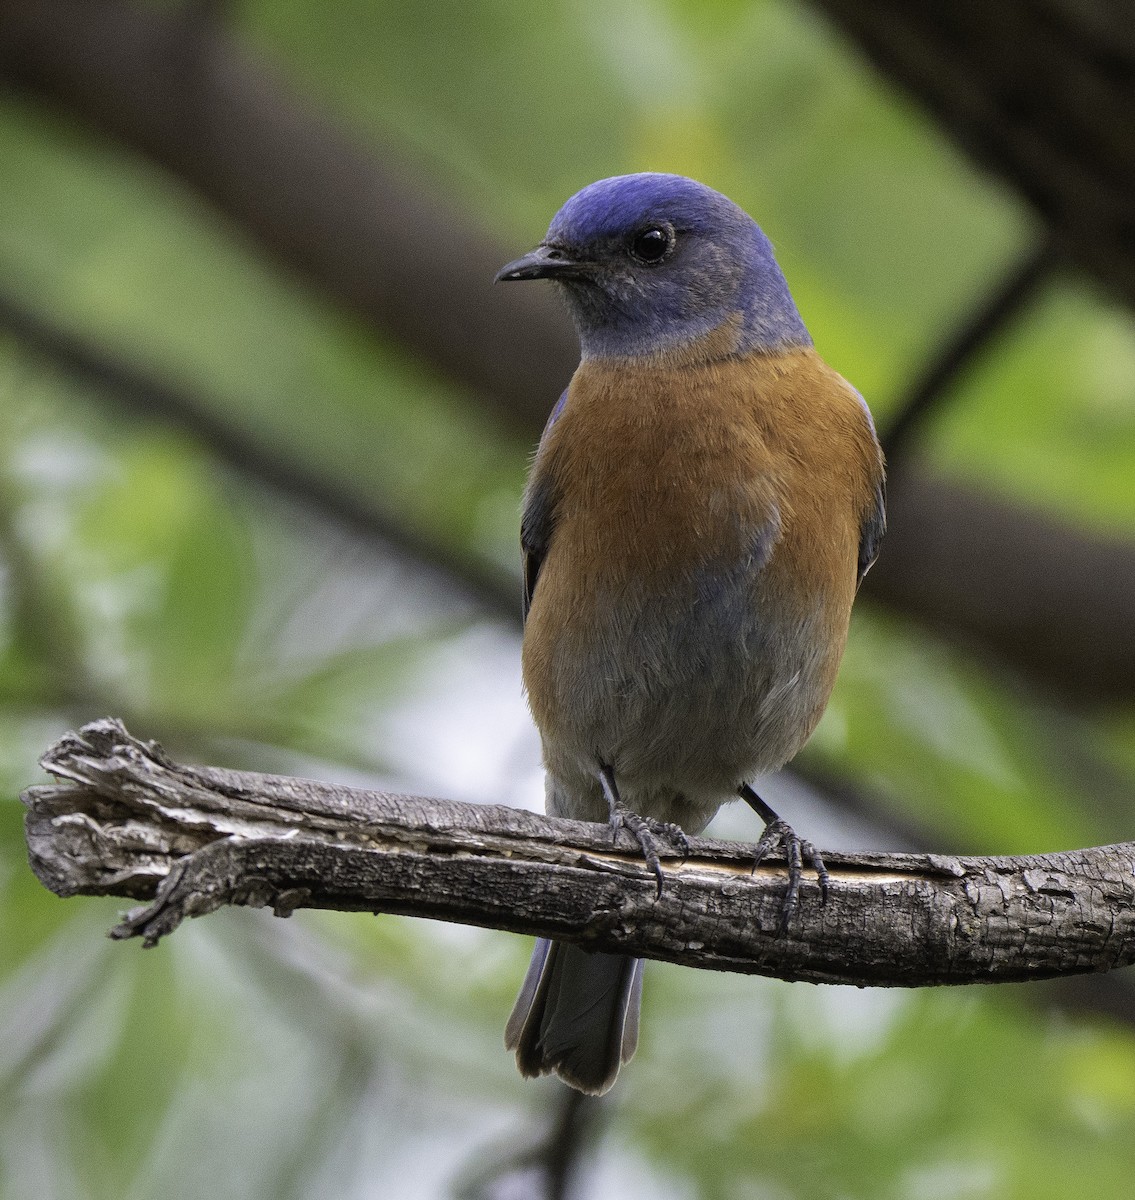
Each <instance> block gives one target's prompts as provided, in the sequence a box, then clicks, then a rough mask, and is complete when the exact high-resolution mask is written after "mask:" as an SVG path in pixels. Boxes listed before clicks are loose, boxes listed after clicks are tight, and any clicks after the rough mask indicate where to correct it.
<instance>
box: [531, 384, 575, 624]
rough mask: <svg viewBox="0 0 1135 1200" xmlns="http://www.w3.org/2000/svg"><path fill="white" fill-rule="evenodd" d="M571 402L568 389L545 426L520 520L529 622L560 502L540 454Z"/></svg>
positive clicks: (557, 402) (565, 389) (558, 401)
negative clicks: (537, 582) (554, 492)
mask: <svg viewBox="0 0 1135 1200" xmlns="http://www.w3.org/2000/svg"><path fill="white" fill-rule="evenodd" d="M566 403H567V388H564V391H563V395H561V396H560V398H559V400H557V401H556V407H555V408H553V409H552V412H551V415H550V416H549V417H548V423H547V424H546V425H545V426H544V432H543V434H542V435H541V437H540V448H539V449H538V450H537V451H536V467H535V469H534V470H533V472H532V475H531V477H530V479H529V481H528V489H527V491H526V492H525V493H524V510H523V513H522V515H521V518H520V549H521V551H522V553H523V556H524V619H525V620H527V619H528V610H529V609H530V608H531V607H532V594H533V592H534V591H535V590H536V577H537V576H538V575H539V574H540V566H541V564H542V563H543V561H544V555H545V554H547V552H548V543H549V542H550V541H551V539H552V528H553V526H554V524H555V509H556V502H555V496H554V495H553V488H552V481H551V479H550V477H549V475H548V473H547V472H546V471H541V470H540V451H541V450H542V449H543V448H544V443H545V442H546V441H547V438H548V432H549V430H550V429H551V428H552V426H553V425H554V424H555V423H556V422H557V421H558V420H559V419H560V414H561V413H562V412H563V411H564V405H565V404H566Z"/></svg>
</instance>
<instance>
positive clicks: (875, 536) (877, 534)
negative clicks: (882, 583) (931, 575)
mask: <svg viewBox="0 0 1135 1200" xmlns="http://www.w3.org/2000/svg"><path fill="white" fill-rule="evenodd" d="M886 531H887V484H886V480H885V479H883V478H882V477H881V476H880V478H879V482H878V483H877V484H876V485H875V503H874V504H873V505H872V506H871V508H870V509H868V511H867V515H866V516H865V517H864V518H863V524H862V525H860V527H859V573H858V575H857V576H856V583H857V584H859V583H862V582H863V576H864V575H866V574H867V572H868V571H869V570H870V569H871V564H872V563H873V562H874V561H875V559H876V558H877V557H878V554H879V543H880V542H881V541H882V540H883V534H884V533H886Z"/></svg>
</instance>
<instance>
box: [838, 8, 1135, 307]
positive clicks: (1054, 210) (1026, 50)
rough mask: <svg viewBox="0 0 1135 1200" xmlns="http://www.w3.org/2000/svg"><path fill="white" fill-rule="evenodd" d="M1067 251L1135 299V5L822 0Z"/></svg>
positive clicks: (873, 57)
mask: <svg viewBox="0 0 1135 1200" xmlns="http://www.w3.org/2000/svg"><path fill="white" fill-rule="evenodd" d="M814 3H815V5H816V7H818V8H819V9H821V10H822V11H823V12H825V13H826V14H827V15H828V16H829V17H831V19H832V20H833V21H834V22H835V23H836V24H837V25H838V26H839V27H840V28H841V29H843V30H844V32H845V33H847V34H848V35H849V36H850V37H851V38H853V39H854V40H855V42H856V43H858V45H859V46H860V48H861V49H863V50H864V51H865V52H866V54H867V55H868V57H869V58H870V59H871V60H872V62H874V63H875V65H876V66H878V67H879V69H880V70H881V71H882V72H883V73H884V74H885V75H887V76H889V77H890V78H891V79H892V80H895V81H896V82H897V83H899V84H900V85H901V86H902V87H904V88H905V89H907V90H908V91H909V92H910V93H911V94H912V95H913V96H914V97H915V99H916V100H917V101H918V102H919V103H921V104H922V105H923V106H924V107H925V108H926V110H927V111H928V112H929V113H930V114H931V116H932V117H933V118H934V119H935V120H936V121H937V122H938V123H939V124H940V125H941V126H943V127H944V129H945V131H946V132H947V133H948V134H949V135H950V136H952V137H953V138H954V139H955V140H956V141H957V142H958V143H959V144H960V145H961V147H962V148H963V149H964V150H966V151H967V152H968V153H969V154H970V155H972V157H973V158H974V159H975V160H976V161H977V162H978V163H979V164H980V165H981V166H982V167H984V168H985V169H986V170H988V171H990V172H991V173H993V174H994V175H996V176H998V177H1000V178H1001V179H1003V180H1005V181H1006V182H1007V183H1009V184H1010V185H1011V186H1012V187H1013V188H1014V189H1015V190H1016V191H1017V192H1018V193H1020V194H1021V195H1022V196H1024V198H1025V199H1026V200H1027V201H1028V202H1029V203H1030V204H1031V205H1032V207H1033V209H1034V210H1035V212H1036V213H1037V215H1038V216H1039V217H1040V218H1041V219H1042V220H1043V221H1044V223H1045V225H1046V226H1047V227H1048V228H1049V230H1050V231H1051V233H1052V234H1053V235H1054V236H1055V237H1056V238H1058V239H1059V242H1060V247H1061V250H1062V251H1063V252H1065V253H1067V254H1068V256H1069V258H1071V259H1072V260H1073V261H1074V262H1076V263H1078V264H1079V265H1080V266H1081V267H1083V268H1084V269H1085V270H1086V271H1087V272H1089V273H1090V274H1091V275H1093V276H1094V277H1095V278H1096V279H1098V280H1099V281H1100V282H1101V283H1103V284H1104V285H1105V286H1106V287H1107V288H1108V289H1110V290H1111V291H1112V292H1114V293H1115V294H1116V295H1117V296H1118V297H1119V298H1120V299H1121V300H1123V301H1124V302H1125V303H1126V304H1127V305H1129V306H1130V305H1133V304H1135V38H1133V36H1132V28H1133V26H1132V19H1131V7H1130V5H1128V4H1114V5H1108V4H1100V3H1093V4H1084V3H1081V2H1080V0H1046V2H1045V3H1037V2H1036V0H997V3H993V4H991V3H989V2H988V0H951V2H950V3H936V4H910V3H908V2H907V0H814Z"/></svg>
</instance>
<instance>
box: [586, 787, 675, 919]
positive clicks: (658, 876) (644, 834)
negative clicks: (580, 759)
mask: <svg viewBox="0 0 1135 1200" xmlns="http://www.w3.org/2000/svg"><path fill="white" fill-rule="evenodd" d="M599 780H600V783H601V784H602V786H603V794H604V796H605V797H606V798H607V805H608V808H609V810H610V814H611V821H610V823H611V840H612V841H617V840H618V836H619V830H620V829H626V830H627V831H628V832H629V833H630V834H631V835H632V836H633V837H634V839H635V841H636V842H638V844H639V847H640V848H641V849H642V856H643V858H644V859H645V860H646V865H647V866H648V867H649V868H650V870H651V872H652V873H653V875H654V878H655V880H656V881H657V885H658V895H659V896H661V895H662V885H663V882H664V878H665V877H664V876H663V873H662V860H661V857H660V855H659V853H658V850H659V843H660V841H661V840H662V839H665V840H667V841H669V843H670V845H671V846H672V847H675V846H676V847H677V848H678V850H679V851H680V853H681V856H682V857H683V858H689V855H690V839H689V838H688V837H687V836H686V831H685V830H684V829H682V827H681V826H680V825H675V824H673V823H672V822H670V821H657V820H655V819H654V818H653V817H644V816H642V815H641V814H640V813H636V812H634V811H632V810H631V809H629V808H628V807H627V806H626V805H625V804H624V803H623V801H622V799H621V798H620V797H619V789H618V786H617V785H616V783H615V775H614V772H613V771H612V770H611V769H610V768H609V767H604V768H603V769H602V770H601V771H600V772H599Z"/></svg>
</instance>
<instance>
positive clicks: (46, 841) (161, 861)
mask: <svg viewBox="0 0 1135 1200" xmlns="http://www.w3.org/2000/svg"><path fill="white" fill-rule="evenodd" d="M43 765H44V767H45V768H46V769H47V770H48V771H49V772H50V773H51V774H53V775H55V776H56V777H57V778H58V779H62V780H65V781H67V782H65V783H64V784H62V785H55V786H48V787H38V788H31V789H29V790H28V792H27V793H25V796H24V800H25V803H26V804H27V805H28V808H29V813H28V817H27V822H26V824H27V837H28V848H29V857H30V861H31V863H32V867H33V869H34V870H35V872H36V874H37V875H38V877H39V878H40V880H41V881H42V882H43V883H44V884H45V885H46V886H48V887H50V888H51V889H52V890H53V891H55V892H57V893H58V894H59V895H63V896H68V895H76V894H85V895H119V896H123V895H124V896H133V897H137V898H150V897H153V899H152V901H151V903H149V904H148V905H146V906H144V907H142V908H139V909H135V910H134V911H132V912H131V913H129V914H128V915H127V917H126V919H125V920H124V921H123V923H122V924H121V925H119V926H118V927H117V928H116V929H115V930H114V935H115V936H116V937H121V938H126V937H141V938H143V940H144V941H145V943H146V944H147V945H152V944H154V943H155V942H156V941H158V940H159V939H160V938H161V937H163V936H165V935H166V934H169V933H171V932H172V931H173V930H174V929H176V928H177V926H178V925H179V924H180V922H181V921H182V920H183V919H184V918H186V917H190V916H201V915H204V914H206V913H209V912H212V911H214V910H215V909H217V908H219V907H221V906H222V905H225V904H249V905H256V906H270V907H272V908H273V909H274V910H275V911H276V912H277V913H278V914H280V915H287V914H288V913H290V912H292V911H294V910H295V909H297V908H327V909H338V910H343V911H371V912H389V913H403V914H407V915H411V916H420V917H432V918H435V919H440V920H448V921H459V922H462V923H465V924H473V925H482V926H487V927H490V928H494V929H503V930H507V931H510V932H514V933H529V934H537V935H539V936H544V937H555V938H560V939H564V940H569V941H578V942H581V943H582V944H584V945H586V946H588V947H589V948H592V949H595V950H601V951H607V952H617V953H629V954H634V955H637V956H640V957H645V958H655V959H661V960H663V961H666V962H675V963H680V964H682V965H684V966H692V967H704V968H709V969H713V970H722V971H737V972H741V973H745V974H761V975H770V976H775V977H777V978H781V979H801V980H808V981H811V982H814V983H851V984H859V985H876V986H893V987H922V986H928V985H936V984H962V983H997V982H1012V981H1023V980H1029V979H1045V978H1051V977H1054V976H1061V975H1074V974H1080V973H1084V972H1093V971H1107V970H1111V969H1112V968H1114V967H1118V966H1125V965H1127V964H1129V963H1131V962H1132V961H1135V843H1128V844H1124V845H1118V846H1109V847H1102V848H1097V849H1092V850H1079V851H1072V852H1068V853H1061V854H1048V855H1038V856H1031V857H1020V858H993V857H987V858H963V857H954V856H947V855H935V854H842V853H830V854H827V855H825V859H826V860H827V865H828V869H829V871H830V872H831V876H832V882H831V890H830V894H829V897H828V900H827V903H826V904H821V902H820V898H819V891H818V888H817V887H816V886H815V885H814V884H811V883H810V884H807V885H806V887H805V890H804V892H803V894H802V903H801V904H800V905H799V908H798V910H797V912H796V914H794V916H793V918H792V920H791V922H790V924H789V928H788V930H787V932H786V933H783V934H782V933H781V914H782V906H783V899H784V887H785V882H786V880H785V876H786V872H785V868H784V866H783V865H772V866H770V867H767V868H766V867H762V868H761V869H760V870H759V871H758V872H757V873H756V874H754V873H753V872H752V867H751V864H752V847H751V846H746V845H743V844H740V843H735V842H719V841H710V840H708V839H695V840H694V842H693V848H692V852H691V855H690V857H689V858H688V859H685V860H682V861H677V860H669V861H668V862H667V864H666V873H665V874H666V879H665V886H664V887H663V890H662V894H661V896H658V895H657V894H656V890H655V881H654V877H653V875H652V873H651V871H650V869H649V868H648V867H647V866H646V864H645V863H644V862H643V860H642V856H641V853H640V852H639V850H638V847H637V844H636V843H635V841H634V839H633V838H632V837H631V836H630V835H629V834H628V833H626V832H625V831H624V832H623V833H622V834H620V837H619V840H618V842H617V843H614V844H613V843H612V840H611V835H610V831H609V830H608V829H607V828H606V827H605V826H601V825H590V824H586V823H584V822H579V821H564V820H554V819H552V818H549V817H541V816H537V815H535V814H533V813H529V812H526V811H523V810H519V809H513V808H503V807H500V806H496V805H472V804H457V803H454V802H452V801H447V800H427V799H424V798H420V797H413V796H396V795H389V794H384V793H376V792H363V791H359V790H356V789H351V788H344V787H336V786H333V785H329V784H319V783H313V782H310V781H306V780H299V779H290V778H284V777H281V776H271V775H257V774H252V773H248V772H238V771H227V770H222V769H220V768H214V767H190V766H184V765H179V764H177V763H174V762H172V761H171V760H170V759H169V758H167V757H166V755H165V754H164V753H163V752H162V751H161V748H160V747H158V746H156V745H155V744H154V743H152V742H150V743H143V742H139V741H138V740H136V739H134V738H132V737H131V736H130V735H129V734H128V733H127V732H126V730H125V729H124V728H123V727H122V726H121V725H120V724H119V723H118V722H116V721H111V720H104V721H98V722H94V723H92V724H90V725H87V726H85V727H84V728H83V730H81V731H80V733H79V734H78V735H75V734H71V735H68V736H67V737H65V738H64V739H62V740H61V741H60V742H59V743H57V744H56V745H55V746H54V747H52V749H51V750H50V751H49V752H48V754H47V755H46V757H45V758H44V760H43Z"/></svg>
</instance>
